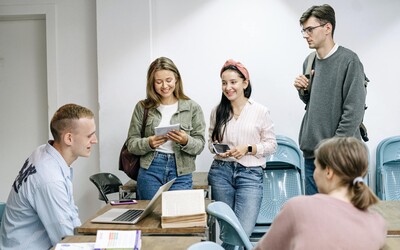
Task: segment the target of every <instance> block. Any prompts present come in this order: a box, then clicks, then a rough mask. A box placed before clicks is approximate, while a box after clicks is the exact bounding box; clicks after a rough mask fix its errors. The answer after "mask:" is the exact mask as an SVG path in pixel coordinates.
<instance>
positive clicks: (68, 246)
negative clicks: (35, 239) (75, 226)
mask: <svg viewBox="0 0 400 250" xmlns="http://www.w3.org/2000/svg"><path fill="white" fill-rule="evenodd" d="M93 249H94V243H93V242H85V243H83V242H82V243H58V244H57V245H56V249H55V250H93Z"/></svg>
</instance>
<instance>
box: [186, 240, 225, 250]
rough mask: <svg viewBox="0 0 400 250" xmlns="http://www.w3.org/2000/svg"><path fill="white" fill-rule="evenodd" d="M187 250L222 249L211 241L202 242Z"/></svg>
mask: <svg viewBox="0 0 400 250" xmlns="http://www.w3.org/2000/svg"><path fill="white" fill-rule="evenodd" d="M187 250H224V248H223V247H222V246H221V245H219V244H217V243H215V242H212V241H202V242H197V243H195V244H193V245H191V246H190V247H189V248H188V249H187Z"/></svg>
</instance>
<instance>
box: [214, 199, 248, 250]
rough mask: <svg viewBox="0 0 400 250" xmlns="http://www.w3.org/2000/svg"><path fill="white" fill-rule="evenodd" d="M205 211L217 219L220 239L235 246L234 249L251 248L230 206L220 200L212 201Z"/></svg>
mask: <svg viewBox="0 0 400 250" xmlns="http://www.w3.org/2000/svg"><path fill="white" fill-rule="evenodd" d="M207 213H208V214H209V215H210V216H212V217H214V218H216V219H217V221H218V223H219V227H220V235H219V238H220V239H221V241H223V242H225V243H227V244H230V245H234V246H236V249H238V248H239V247H244V248H245V249H247V250H250V249H253V247H254V246H253V245H252V243H251V242H250V239H249V237H248V236H247V234H246V232H245V231H244V229H243V227H242V225H241V224H240V222H239V220H238V218H237V217H236V214H235V212H233V210H232V208H231V207H230V206H228V205H227V204H226V203H224V202H221V201H216V202H212V203H211V204H209V205H208V206H207Z"/></svg>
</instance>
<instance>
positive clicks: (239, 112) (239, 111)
mask: <svg viewBox="0 0 400 250" xmlns="http://www.w3.org/2000/svg"><path fill="white" fill-rule="evenodd" d="M246 103H247V102H245V103H244V104H243V105H242V106H241V107H239V110H238V111H236V112H235V109H234V108H233V117H234V118H239V116H240V114H241V113H242V110H243V108H244V106H246Z"/></svg>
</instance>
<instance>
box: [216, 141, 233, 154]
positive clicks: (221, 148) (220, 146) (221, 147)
mask: <svg viewBox="0 0 400 250" xmlns="http://www.w3.org/2000/svg"><path fill="white" fill-rule="evenodd" d="M212 146H213V149H214V152H215V153H216V154H223V153H225V152H226V151H228V150H229V149H230V148H229V146H228V144H224V143H213V144H212Z"/></svg>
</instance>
